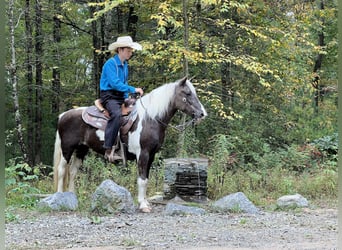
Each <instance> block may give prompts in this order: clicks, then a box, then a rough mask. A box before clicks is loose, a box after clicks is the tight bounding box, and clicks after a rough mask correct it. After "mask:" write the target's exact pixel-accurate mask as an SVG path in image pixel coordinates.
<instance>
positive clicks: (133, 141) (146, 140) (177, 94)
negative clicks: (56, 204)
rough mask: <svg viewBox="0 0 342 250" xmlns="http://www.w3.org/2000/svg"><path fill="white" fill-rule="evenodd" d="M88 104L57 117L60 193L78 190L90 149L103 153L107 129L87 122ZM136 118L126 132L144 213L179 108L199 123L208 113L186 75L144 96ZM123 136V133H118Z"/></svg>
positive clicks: (56, 168) (56, 164) (56, 158)
mask: <svg viewBox="0 0 342 250" xmlns="http://www.w3.org/2000/svg"><path fill="white" fill-rule="evenodd" d="M86 108H87V107H79V108H74V109H70V110H67V111H65V112H64V113H62V114H60V115H59V117H58V123H57V131H56V139H55V149H54V167H53V168H54V184H55V190H56V191H57V192H64V191H65V190H66V187H67V186H68V191H69V192H74V193H75V184H74V180H75V177H76V174H77V171H78V169H79V168H80V167H81V166H82V163H83V160H84V158H85V156H86V155H87V153H88V152H89V149H91V150H93V151H95V152H96V153H98V154H100V155H104V154H105V149H104V148H103V143H104V130H103V129H98V128H96V127H94V126H91V125H89V124H87V123H85V122H84V120H83V119H82V113H83V111H84V110H85V109H86ZM134 109H135V111H136V119H135V120H134V122H133V124H132V125H131V127H130V128H129V130H128V132H127V134H126V135H125V138H124V139H123V140H124V143H123V145H126V149H127V152H128V156H129V160H135V161H136V163H137V169H138V177H137V184H138V203H139V209H140V210H141V211H142V212H146V213H148V212H151V209H152V207H151V205H150V204H149V202H148V201H147V197H146V192H147V184H148V177H149V172H150V167H151V164H152V162H153V160H154V156H155V154H156V153H157V152H158V150H159V149H160V148H161V146H162V143H163V141H164V138H165V133H166V129H167V127H168V125H169V123H170V121H171V119H172V117H173V116H174V115H175V113H176V112H177V111H178V110H179V111H181V112H183V113H185V114H187V115H189V116H191V117H192V122H193V123H195V124H197V123H199V122H200V121H201V120H202V119H204V118H205V117H206V116H207V112H206V110H205V108H204V107H203V105H202V103H201V102H200V101H199V99H198V96H197V94H196V90H195V88H194V86H193V84H192V83H191V81H190V80H189V79H188V78H187V77H184V78H182V79H180V80H178V81H175V82H171V83H166V84H164V85H161V86H159V87H157V88H155V89H153V90H152V91H151V92H150V93H147V94H146V95H143V96H141V97H140V98H139V99H138V100H137V101H136V103H135V107H134ZM118 137H120V138H121V139H122V137H123V135H121V134H120V136H118Z"/></svg>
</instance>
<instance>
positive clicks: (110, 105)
mask: <svg viewBox="0 0 342 250" xmlns="http://www.w3.org/2000/svg"><path fill="white" fill-rule="evenodd" d="M100 97H101V101H102V105H103V106H104V107H105V108H106V109H107V110H108V112H109V115H110V118H109V120H108V123H107V127H106V129H105V141H104V145H103V147H104V148H105V149H110V148H112V146H113V145H114V143H115V140H116V137H117V135H118V132H119V129H120V126H121V105H122V103H123V102H124V97H123V95H122V96H120V95H116V94H114V93H113V92H112V91H101V93H100Z"/></svg>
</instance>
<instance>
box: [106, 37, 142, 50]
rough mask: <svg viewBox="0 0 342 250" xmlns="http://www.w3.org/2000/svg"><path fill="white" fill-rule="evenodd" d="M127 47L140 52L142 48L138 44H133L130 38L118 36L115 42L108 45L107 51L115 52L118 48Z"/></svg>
mask: <svg viewBox="0 0 342 250" xmlns="http://www.w3.org/2000/svg"><path fill="white" fill-rule="evenodd" d="M122 47H129V48H132V49H135V50H142V46H141V45H140V44H139V43H136V42H133V40H132V37H130V36H120V37H118V38H117V39H116V42H114V43H112V44H110V45H109V46H108V49H109V50H110V51H116V50H117V49H118V48H122Z"/></svg>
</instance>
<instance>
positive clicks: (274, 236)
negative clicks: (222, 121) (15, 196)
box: [5, 205, 338, 250]
mask: <svg viewBox="0 0 342 250" xmlns="http://www.w3.org/2000/svg"><path fill="white" fill-rule="evenodd" d="M163 209H164V206H163V205H155V206H154V210H153V212H152V213H150V214H143V213H139V212H136V213H134V214H117V215H113V216H107V217H96V218H91V217H87V215H84V214H83V215H82V214H80V213H77V212H58V213H57V212H54V213H43V214H40V213H38V212H35V213H32V214H26V215H25V216H24V217H25V218H22V219H20V220H19V222H11V223H7V224H6V225H5V229H6V249H13V250H14V249H15V250H20V249H73V250H76V249H77V250H85V249H87V250H88V249H91V250H110V249H202V250H204V249H220V250H221V249H319V250H321V249H337V234H338V233H337V208H306V209H302V210H301V211H276V212H274V211H272V212H268V211H264V212H262V214H259V215H246V214H238V213H232V214H219V213H207V214H205V215H201V216H194V215H192V216H169V215H165V214H163ZM97 219H100V221H99V220H97Z"/></svg>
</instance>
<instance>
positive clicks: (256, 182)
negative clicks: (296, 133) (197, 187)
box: [208, 135, 337, 205]
mask: <svg viewBox="0 0 342 250" xmlns="http://www.w3.org/2000/svg"><path fill="white" fill-rule="evenodd" d="M228 138H229V137H228V136H225V135H220V136H217V137H215V138H213V140H212V141H211V145H212V148H213V150H212V152H211V158H210V167H209V170H208V193H209V197H210V198H211V199H213V200H215V199H217V198H220V197H222V196H224V195H228V194H230V193H234V192H244V193H246V195H248V197H250V198H251V200H253V202H255V203H256V204H259V205H265V204H267V203H269V200H275V199H277V198H279V197H280V196H282V195H285V194H292V193H300V194H302V195H304V196H307V197H309V198H312V199H320V198H322V197H331V198H333V197H337V166H336V164H334V163H333V162H332V161H330V160H325V161H322V160H321V158H320V157H318V158H317V152H319V151H318V150H317V149H316V148H315V147H312V146H302V147H299V146H297V145H291V146H289V147H287V148H283V149H279V150H278V151H273V150H272V149H271V148H270V146H269V145H267V144H264V145H263V146H262V147H261V148H262V151H263V154H252V156H253V163H252V162H244V161H242V160H241V159H242V158H241V157H239V155H238V152H236V151H234V147H233V146H232V145H231V144H230V142H229V141H228ZM235 141H236V140H235ZM234 152H236V153H237V154H234ZM239 159H240V160H239Z"/></svg>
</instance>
